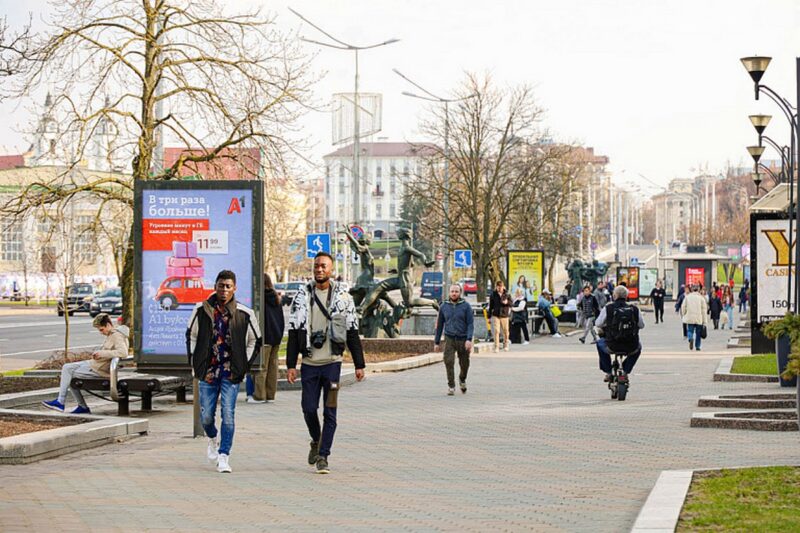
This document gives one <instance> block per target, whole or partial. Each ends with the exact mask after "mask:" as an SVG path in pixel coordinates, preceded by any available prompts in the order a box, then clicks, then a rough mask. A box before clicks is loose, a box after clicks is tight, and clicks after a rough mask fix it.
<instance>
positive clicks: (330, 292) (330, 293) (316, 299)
mask: <svg viewBox="0 0 800 533" xmlns="http://www.w3.org/2000/svg"><path fill="white" fill-rule="evenodd" d="M333 288H334V286H333V282H331V284H330V286H329V287H328V298H327V300H328V301H327V304H326V305H322V302H321V301H320V299H319V296H317V287H316V286H313V287H312V289H311V293H312V294H313V296H314V297H313V298H312V299H311V317H309V318H312V317H313V316H314V302H317V305H318V306H319V310H320V311H322V314H323V315H325V318H327V319H328V321H330V319H331V315H330V313H328V308H329V307H330V305H331V300H333ZM312 329H313V325H312Z"/></svg>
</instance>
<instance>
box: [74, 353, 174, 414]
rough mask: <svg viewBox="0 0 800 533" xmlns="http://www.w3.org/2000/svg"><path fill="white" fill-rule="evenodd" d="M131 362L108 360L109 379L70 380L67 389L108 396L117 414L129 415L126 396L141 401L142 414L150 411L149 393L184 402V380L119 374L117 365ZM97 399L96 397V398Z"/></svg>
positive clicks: (150, 396) (119, 366) (150, 375)
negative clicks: (135, 395)
mask: <svg viewBox="0 0 800 533" xmlns="http://www.w3.org/2000/svg"><path fill="white" fill-rule="evenodd" d="M128 361H133V358H132V357H127V358H125V359H120V358H119V357H115V358H114V359H112V360H111V368H110V371H109V373H110V376H109V377H107V378H104V377H96V378H72V381H71V382H70V386H71V387H75V388H76V389H80V390H85V391H99V392H108V393H109V395H110V396H111V398H110V401H112V402H117V414H118V415H119V416H127V415H129V414H130V395H131V393H138V394H139V395H141V397H142V411H152V410H153V393H160V392H171V391H174V392H175V394H176V401H178V402H185V401H186V380H185V378H183V377H178V376H161V375H156V374H136V373H133V372H130V373H128V372H123V373H120V372H119V370H120V368H121V363H124V362H128ZM96 396H97V395H96Z"/></svg>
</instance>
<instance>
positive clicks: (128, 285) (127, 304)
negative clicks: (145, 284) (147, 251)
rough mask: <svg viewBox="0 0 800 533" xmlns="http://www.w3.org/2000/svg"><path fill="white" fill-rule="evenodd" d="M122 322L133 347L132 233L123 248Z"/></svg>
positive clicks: (121, 283) (121, 281)
mask: <svg viewBox="0 0 800 533" xmlns="http://www.w3.org/2000/svg"><path fill="white" fill-rule="evenodd" d="M120 287H121V288H122V322H123V324H125V325H126V326H128V330H129V331H128V340H129V342H130V345H131V346H133V311H134V309H133V307H134V305H135V303H136V301H135V299H134V296H135V294H136V293H135V288H134V279H133V231H131V232H130V234H129V235H128V245H127V246H126V248H125V260H124V262H123V264H122V279H121V280H120Z"/></svg>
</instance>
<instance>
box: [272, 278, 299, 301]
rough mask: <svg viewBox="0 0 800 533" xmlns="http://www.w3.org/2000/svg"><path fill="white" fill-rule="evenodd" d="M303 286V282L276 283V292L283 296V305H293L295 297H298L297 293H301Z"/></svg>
mask: <svg viewBox="0 0 800 533" xmlns="http://www.w3.org/2000/svg"><path fill="white" fill-rule="evenodd" d="M302 286H303V282H302V281H290V282H288V283H276V284H275V290H276V291H278V292H279V293H281V294H282V296H281V304H283V305H292V301H293V300H294V297H295V296H296V295H297V291H299V290H300V288H301V287H302Z"/></svg>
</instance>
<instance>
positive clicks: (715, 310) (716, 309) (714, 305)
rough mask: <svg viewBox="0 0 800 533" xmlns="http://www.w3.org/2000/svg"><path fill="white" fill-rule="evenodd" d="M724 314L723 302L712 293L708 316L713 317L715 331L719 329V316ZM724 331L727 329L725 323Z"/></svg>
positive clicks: (723, 324)
mask: <svg viewBox="0 0 800 533" xmlns="http://www.w3.org/2000/svg"><path fill="white" fill-rule="evenodd" d="M720 313H722V300H720V299H719V296H717V293H715V292H714V293H711V297H710V298H709V300H708V315H709V316H710V317H711V322H713V324H714V329H719V315H720ZM722 329H725V323H724V322H723V323H722Z"/></svg>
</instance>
